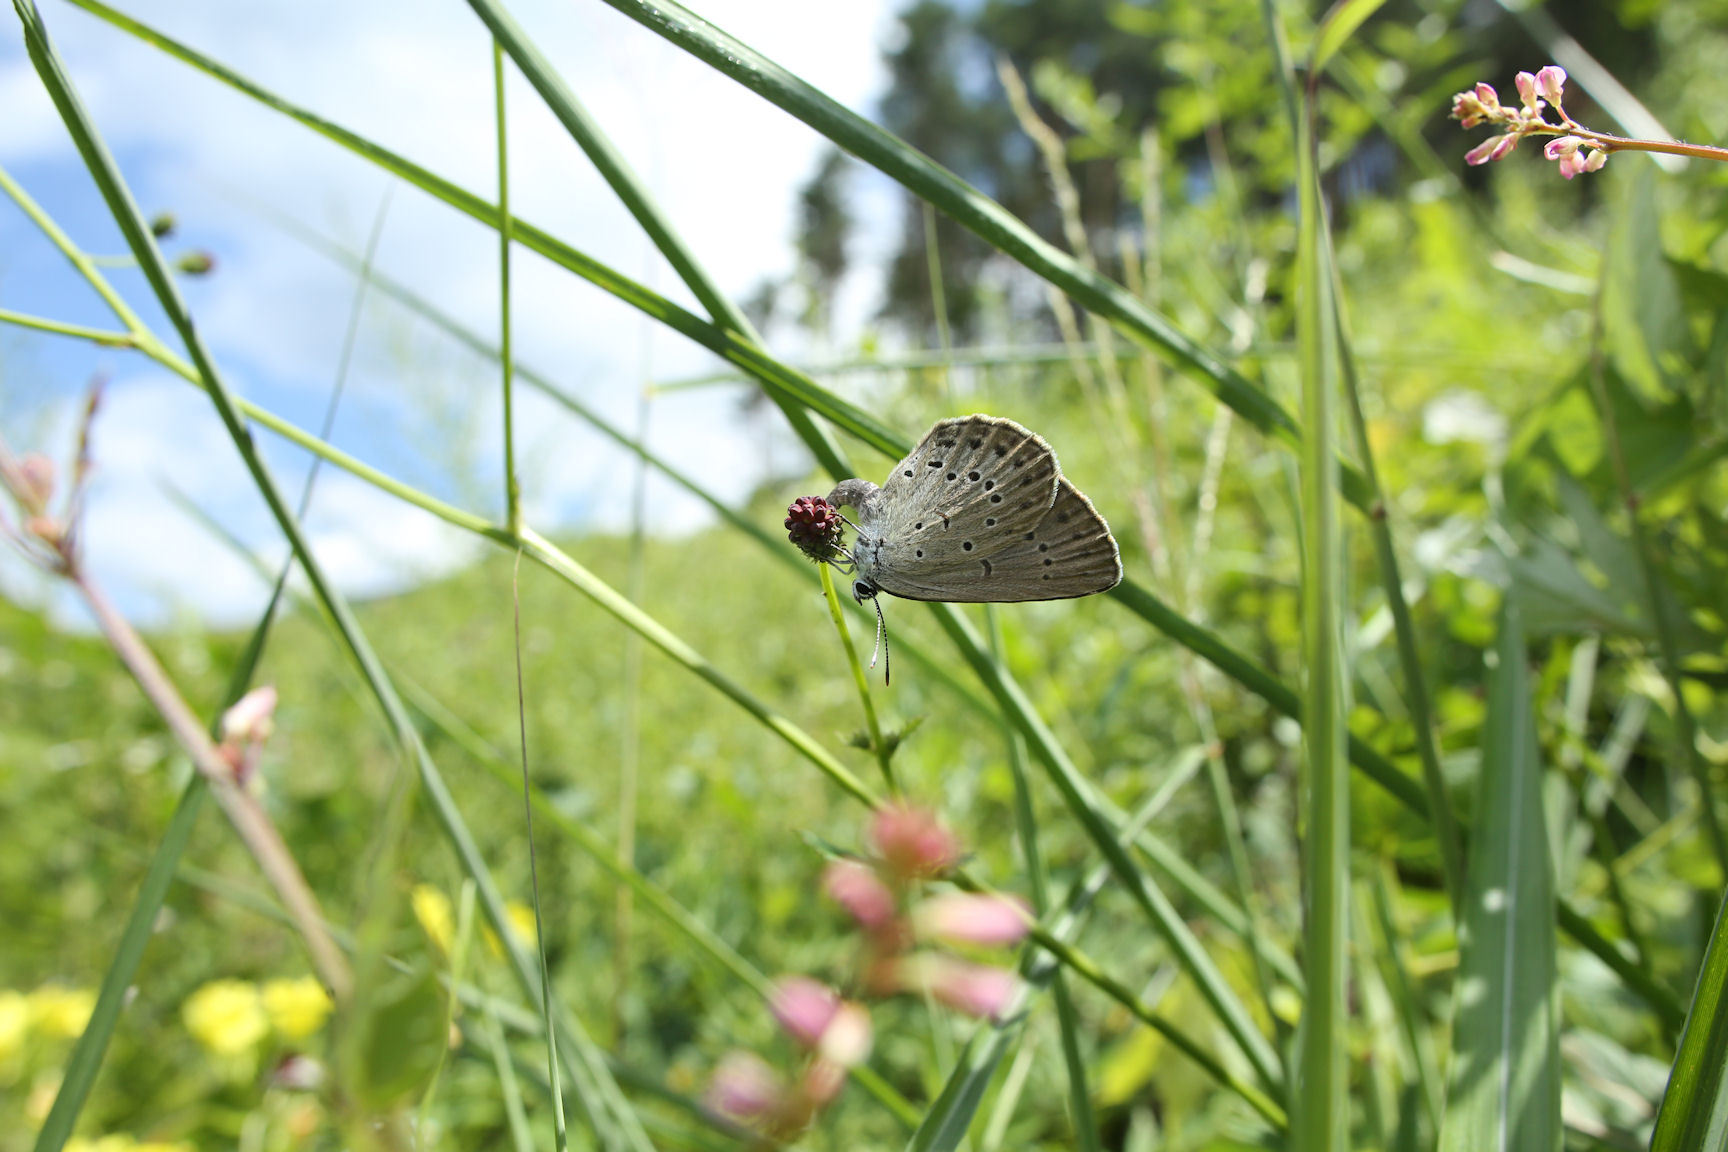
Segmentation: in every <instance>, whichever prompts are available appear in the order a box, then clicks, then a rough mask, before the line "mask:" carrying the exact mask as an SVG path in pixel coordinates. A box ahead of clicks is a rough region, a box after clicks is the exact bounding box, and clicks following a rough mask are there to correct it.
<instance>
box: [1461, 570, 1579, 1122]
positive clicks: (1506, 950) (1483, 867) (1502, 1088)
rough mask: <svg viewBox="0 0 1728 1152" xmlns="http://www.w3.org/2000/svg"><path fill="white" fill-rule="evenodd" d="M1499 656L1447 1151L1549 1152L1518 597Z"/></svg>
mask: <svg viewBox="0 0 1728 1152" xmlns="http://www.w3.org/2000/svg"><path fill="white" fill-rule="evenodd" d="M1493 651H1494V657H1495V663H1494V667H1493V669H1492V671H1491V672H1490V673H1489V681H1488V719H1487V725H1486V728H1485V730H1484V732H1483V748H1482V778H1481V781H1480V783H1479V785H1478V799H1477V803H1476V808H1477V811H1478V812H1479V813H1480V815H1479V816H1478V818H1477V822H1476V834H1475V836H1474V837H1473V838H1472V839H1471V842H1470V843H1471V847H1470V867H1469V884H1468V886H1467V888H1466V896H1467V900H1466V902H1465V906H1464V918H1463V921H1462V923H1461V924H1460V926H1459V927H1460V933H1459V970H1458V983H1457V1008H1456V1017H1455V1019H1454V1021H1453V1026H1452V1036H1453V1041H1452V1048H1453V1054H1452V1067H1451V1072H1450V1075H1449V1077H1448V1081H1449V1082H1448V1087H1447V1102H1446V1118H1445V1121H1444V1122H1443V1124H1442V1126H1441V1130H1440V1148H1441V1152H1482V1150H1483V1149H1490V1150H1492V1149H1506V1150H1512V1149H1516V1150H1517V1152H1543V1150H1544V1149H1551V1150H1557V1149H1559V1147H1560V1142H1561V1125H1560V1048H1559V1034H1560V1019H1559V1001H1558V987H1559V985H1558V979H1557V976H1556V971H1555V946H1554V887H1553V884H1554V881H1553V861H1552V859H1551V857H1550V855H1549V851H1548V827H1547V821H1546V820H1545V819H1544V816H1543V811H1542V764H1541V761H1540V759H1539V758H1538V753H1537V749H1536V728H1535V725H1536V714H1535V710H1534V706H1533V704H1532V702H1531V697H1530V685H1529V679H1528V675H1527V673H1526V671H1525V661H1526V659H1527V657H1526V654H1525V650H1524V628H1523V624H1522V621H1521V620H1520V616H1519V610H1518V606H1517V605H1516V604H1515V603H1513V602H1512V601H1511V600H1508V601H1507V603H1506V604H1505V606H1504V607H1503V609H1502V611H1501V617H1500V635H1499V638H1498V639H1497V641H1496V643H1495V647H1494V650H1493Z"/></svg>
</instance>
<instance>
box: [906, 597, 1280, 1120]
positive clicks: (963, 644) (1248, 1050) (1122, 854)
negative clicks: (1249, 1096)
mask: <svg viewBox="0 0 1728 1152" xmlns="http://www.w3.org/2000/svg"><path fill="white" fill-rule="evenodd" d="M931 610H932V611H933V612H934V613H935V615H936V619H937V622H938V623H939V624H941V625H942V628H943V630H944V631H946V632H947V633H948V635H949V636H950V637H951V638H952V639H953V640H954V642H955V645H956V646H957V647H958V648H959V649H960V651H961V655H962V656H964V657H965V658H966V661H967V662H968V663H969V664H971V665H972V669H973V671H974V672H976V673H977V674H978V676H979V678H980V679H981V680H983V681H984V684H985V686H986V687H987V688H988V689H989V690H990V692H991V694H992V695H993V696H995V697H996V699H997V701H998V702H999V703H1000V704H1001V706H1002V708H1003V711H1004V713H1005V714H1006V715H1007V716H1008V717H1009V718H1010V719H1011V720H1012V721H1013V723H1014V724H1015V726H1016V727H1018V728H1019V729H1020V731H1021V732H1022V733H1023V734H1024V735H1025V736H1026V739H1027V742H1028V745H1029V746H1030V747H1031V748H1032V750H1033V751H1034V752H1035V753H1036V754H1037V756H1038V759H1039V761H1040V762H1041V763H1042V764H1043V765H1044V766H1045V768H1046V769H1048V775H1049V778H1050V781H1051V783H1053V784H1054V785H1055V786H1056V789H1057V791H1058V792H1059V793H1060V794H1061V796H1062V799H1063V802H1064V803H1065V804H1067V806H1068V811H1069V813H1070V814H1071V815H1072V816H1073V817H1074V818H1075V819H1076V820H1077V821H1078V822H1079V824H1080V826H1081V828H1082V829H1083V830H1084V831H1085V832H1086V835H1087V837H1088V838H1089V839H1090V840H1091V841H1092V843H1093V846H1094V847H1096V848H1097V849H1098V850H1099V851H1100V852H1101V853H1102V854H1103V856H1104V858H1105V860H1107V861H1108V862H1109V863H1110V867H1111V869H1112V871H1113V872H1114V873H1115V875H1116V878H1117V880H1119V881H1120V882H1121V883H1122V885H1123V887H1124V888H1125V889H1126V890H1127V892H1128V894H1129V895H1130V896H1131V897H1132V898H1133V900H1134V901H1135V903H1137V904H1138V905H1139V906H1140V908H1141V910H1142V911H1144V912H1145V913H1146V915H1147V917H1148V919H1149V920H1150V921H1151V922H1152V923H1153V925H1154V926H1155V927H1156V928H1157V930H1158V931H1159V933H1160V934H1161V935H1163V936H1164V938H1165V939H1166V941H1167V942H1168V943H1169V944H1170V946H1171V948H1172V949H1174V951H1175V953H1176V955H1177V957H1178V959H1179V962H1180V963H1181V965H1182V968H1183V970H1184V971H1186V972H1187V973H1188V974H1189V975H1190V976H1191V977H1192V978H1193V979H1194V982H1195V984H1196V985H1197V986H1198V987H1199V989H1200V992H1201V994H1202V995H1203V996H1204V997H1205V999H1206V1002H1207V1003H1208V1004H1209V1005H1211V1007H1212V1009H1213V1011H1214V1012H1216V1013H1217V1014H1218V1018H1219V1020H1220V1021H1222V1022H1223V1024H1224V1026H1225V1028H1227V1029H1228V1030H1229V1032H1230V1035H1231V1036H1232V1037H1234V1038H1235V1040H1236V1043H1237V1045H1238V1046H1239V1047H1240V1048H1241V1050H1242V1053H1243V1055H1244V1056H1246V1057H1247V1058H1248V1062H1249V1063H1250V1064H1251V1065H1252V1066H1253V1068H1254V1071H1255V1074H1256V1075H1257V1076H1259V1078H1260V1080H1261V1082H1262V1083H1263V1084H1265V1085H1266V1086H1267V1087H1269V1088H1271V1089H1272V1091H1273V1094H1274V1095H1275V1096H1278V1095H1282V1093H1283V1087H1282V1080H1283V1077H1282V1072H1281V1069H1280V1068H1279V1062H1278V1056H1277V1053H1276V1052H1274V1051H1273V1049H1272V1045H1271V1044H1270V1043H1268V1042H1267V1040H1266V1037H1265V1035H1263V1034H1262V1033H1261V1032H1260V1030H1259V1028H1258V1027H1256V1026H1255V1024H1254V1021H1253V1018H1252V1016H1251V1015H1250V1014H1249V1012H1248V1010H1247V1008H1246V1006H1244V1005H1243V1003H1242V1001H1241V1000H1240V998H1238V997H1237V995H1236V993H1235V991H1234V989H1232V988H1231V987H1230V985H1229V983H1228V982H1227V981H1226V980H1225V979H1224V977H1223V974H1222V973H1221V972H1219V970H1218V967H1217V965H1216V964H1214V963H1213V962H1212V958H1211V957H1210V956H1208V955H1207V954H1206V950H1205V949H1204V948H1202V947H1201V946H1200V942H1199V941H1198V940H1197V939H1196V938H1195V936H1194V934H1193V932H1192V931H1191V930H1190V929H1189V928H1188V925H1187V923H1186V922H1185V921H1184V920H1183V919H1182V917H1181V916H1180V915H1179V914H1178V913H1177V911H1176V908H1175V906H1174V905H1172V904H1171V903H1170V900H1169V898H1168V897H1167V896H1165V895H1164V892H1163V890H1162V889H1161V888H1159V886H1158V884H1157V883H1156V882H1155V881H1154V880H1153V879H1152V878H1151V877H1150V876H1149V875H1147V873H1146V872H1145V871H1144V870H1143V869H1141V868H1140V867H1139V865H1138V864H1136V863H1135V862H1134V860H1133V858H1132V857H1131V856H1130V855H1129V854H1128V852H1127V850H1126V849H1125V848H1124V847H1123V846H1122V844H1121V843H1120V842H1119V841H1118V840H1117V838H1116V833H1115V828H1114V825H1113V824H1112V822H1111V820H1110V819H1109V817H1108V816H1107V815H1106V814H1105V812H1104V809H1103V807H1102V806H1101V805H1100V803H1099V801H1098V798H1097V796H1096V795H1095V793H1094V791H1093V788H1092V785H1091V783H1090V782H1089V781H1088V780H1087V779H1086V778H1085V777H1084V776H1082V775H1081V774H1080V771H1079V769H1078V768H1076V767H1075V765H1074V762H1073V761H1072V760H1070V759H1069V758H1068V754H1067V752H1066V751H1064V750H1063V749H1062V747H1061V745H1060V743H1058V741H1057V740H1056V737H1055V734H1054V733H1052V732H1051V731H1050V729H1049V727H1048V726H1047V725H1046V724H1045V723H1044V720H1043V718H1042V717H1040V716H1039V715H1038V713H1037V710H1036V709H1034V708H1033V707H1032V704H1031V702H1030V701H1029V700H1028V699H1027V698H1026V694H1025V691H1024V690H1023V689H1022V688H1021V687H1020V685H1019V684H1018V683H1017V682H1016V681H1015V680H1014V678H1013V677H1012V676H1011V675H1009V673H1008V671H1007V669H1006V668H1004V667H1003V666H1002V665H1001V664H999V663H997V662H996V661H995V660H994V659H992V658H991V656H990V654H989V652H988V651H987V650H986V648H985V646H984V644H983V641H982V639H981V638H980V637H979V636H978V634H977V632H976V631H975V630H974V629H973V627H972V625H971V624H970V623H969V622H968V621H967V620H966V618H965V617H964V616H962V615H961V614H960V613H959V611H958V610H956V609H955V607H954V606H953V605H952V604H933V605H931Z"/></svg>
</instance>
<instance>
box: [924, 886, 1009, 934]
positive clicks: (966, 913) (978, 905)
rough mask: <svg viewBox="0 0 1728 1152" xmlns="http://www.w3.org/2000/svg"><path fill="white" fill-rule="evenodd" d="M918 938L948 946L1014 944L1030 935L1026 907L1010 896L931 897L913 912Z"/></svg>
mask: <svg viewBox="0 0 1728 1152" xmlns="http://www.w3.org/2000/svg"><path fill="white" fill-rule="evenodd" d="M912 923H913V925H914V926H915V927H916V928H917V930H918V932H919V934H920V935H923V936H928V937H934V938H935V939H938V940H942V941H944V942H946V943H950V944H983V945H986V946H990V947H996V946H1000V945H1004V944H1013V943H1016V942H1018V941H1019V940H1021V939H1023V938H1024V937H1025V935H1026V933H1027V932H1029V931H1031V928H1032V920H1031V917H1030V916H1029V915H1028V913H1027V911H1026V906H1025V905H1023V904H1021V903H1020V901H1018V900H1016V899H1014V898H1013V897H1011V896H976V895H973V894H972V893H969V892H947V893H944V894H942V895H940V896H933V897H931V898H930V899H929V900H926V901H924V902H923V903H922V904H920V905H919V906H918V907H917V908H915V909H913V911H912Z"/></svg>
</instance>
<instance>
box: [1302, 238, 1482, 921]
mask: <svg viewBox="0 0 1728 1152" xmlns="http://www.w3.org/2000/svg"><path fill="white" fill-rule="evenodd" d="M1332 292H1333V297H1334V301H1335V306H1334V308H1333V315H1332V319H1333V325H1334V328H1335V332H1334V336H1333V338H1334V340H1335V343H1336V347H1337V351H1338V361H1339V368H1340V376H1341V377H1342V382H1343V387H1344V398H1345V401H1346V406H1345V411H1346V412H1348V414H1349V417H1350V429H1351V433H1352V436H1353V438H1354V439H1355V441H1356V457H1357V462H1358V466H1359V467H1360V468H1361V470H1362V476H1363V479H1364V480H1365V481H1366V483H1367V486H1368V490H1369V493H1370V495H1371V498H1372V503H1371V504H1370V506H1369V513H1368V527H1369V531H1370V533H1371V534H1372V536H1373V537H1374V556H1375V559H1376V561H1377V562H1378V564H1379V569H1380V584H1381V587H1382V588H1383V589H1384V590H1385V593H1386V606H1387V607H1388V608H1389V609H1391V612H1392V628H1393V633H1394V635H1395V636H1396V638H1397V642H1398V662H1399V664H1400V666H1401V667H1402V670H1403V673H1404V703H1405V706H1406V707H1408V708H1409V709H1410V725H1411V728H1412V729H1413V730H1414V732H1415V736H1416V751H1417V755H1418V758H1419V759H1420V760H1421V762H1422V783H1423V786H1424V787H1425V788H1426V790H1427V796H1428V812H1429V816H1430V818H1431V819H1432V820H1433V823H1434V839H1435V841H1436V842H1437V843H1438V844H1439V847H1440V867H1441V870H1442V872H1443V873H1444V874H1445V877H1446V894H1447V895H1448V896H1449V897H1451V901H1452V911H1453V914H1454V915H1456V914H1457V912H1458V909H1459V908H1460V906H1461V905H1460V902H1461V901H1462V900H1463V899H1464V845H1463V837H1462V836H1461V835H1460V834H1459V831H1458V819H1457V817H1456V816H1455V815H1454V814H1453V812H1452V800H1451V797H1450V795H1449V794H1448V792H1447V790H1446V776H1445V773H1444V772H1442V771H1441V768H1440V747H1439V743H1438V742H1437V741H1436V739H1435V737H1434V715H1433V712H1432V710H1431V709H1430V707H1429V694H1428V680H1427V676H1426V674H1425V673H1424V672H1423V671H1422V653H1421V650H1420V649H1419V648H1418V647H1417V644H1416V623H1415V620H1414V619H1413V618H1412V617H1411V615H1410V604H1409V601H1408V600H1406V599H1405V596H1404V577H1403V575H1402V574H1401V572H1400V571H1399V567H1398V549H1397V547H1396V546H1395V545H1394V543H1393V540H1392V526H1391V520H1390V516H1389V512H1388V508H1387V503H1386V493H1385V490H1384V489H1383V488H1381V486H1380V471H1379V468H1378V467H1377V466H1376V465H1375V463H1374V446H1373V444H1372V442H1371V441H1370V440H1369V438H1368V422H1367V421H1366V420H1365V419H1364V418H1363V415H1362V389H1361V386H1360V383H1359V381H1358V379H1357V373H1356V363H1355V357H1354V356H1353V355H1352V353H1351V347H1352V343H1351V340H1350V337H1349V330H1348V323H1347V321H1346V318H1345V316H1344V303H1343V301H1344V294H1343V290H1342V287H1341V285H1340V283H1339V280H1338V270H1337V268H1336V267H1334V268H1333V269H1332Z"/></svg>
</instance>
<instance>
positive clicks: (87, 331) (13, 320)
mask: <svg viewBox="0 0 1728 1152" xmlns="http://www.w3.org/2000/svg"><path fill="white" fill-rule="evenodd" d="M0 324H11V325H13V326H15V327H18V328H31V329H34V330H35V331H37V332H48V333H52V334H53V335H55V336H70V337H72V338H73V339H74V340H88V341H90V342H91V343H93V344H99V345H102V346H103V347H107V348H130V347H132V346H133V343H132V336H131V334H130V333H126V332H115V331H112V330H109V329H105V328H87V327H85V326H84V325H82V324H66V323H63V322H62V321H59V320H50V319H48V318H47V317H46V316H32V315H30V314H29V313H28V312H14V311H12V310H11V309H10V308H0Z"/></svg>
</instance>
